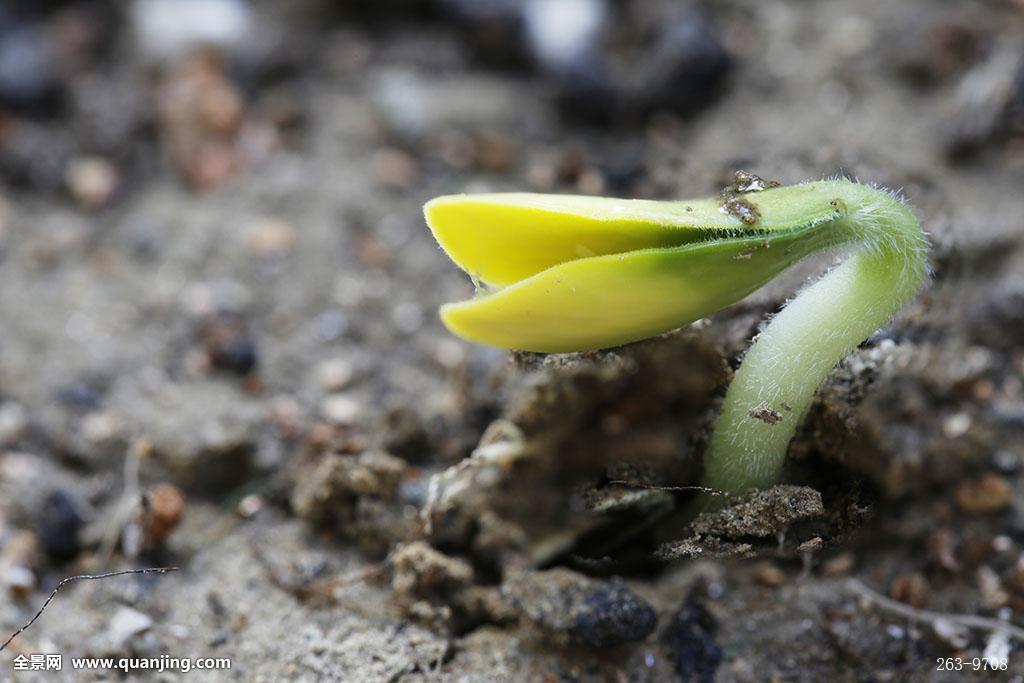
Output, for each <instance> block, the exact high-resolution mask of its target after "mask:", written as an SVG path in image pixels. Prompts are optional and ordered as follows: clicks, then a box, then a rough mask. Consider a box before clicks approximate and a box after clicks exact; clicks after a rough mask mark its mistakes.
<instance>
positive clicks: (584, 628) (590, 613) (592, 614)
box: [576, 579, 658, 647]
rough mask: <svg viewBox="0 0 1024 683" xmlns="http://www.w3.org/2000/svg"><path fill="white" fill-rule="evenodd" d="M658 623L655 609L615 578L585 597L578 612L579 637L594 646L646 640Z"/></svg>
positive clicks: (609, 645) (577, 628) (577, 629)
mask: <svg viewBox="0 0 1024 683" xmlns="http://www.w3.org/2000/svg"><path fill="white" fill-rule="evenodd" d="M657 623H658V617H657V615H656V614H655V613H654V608H652V607H651V606H650V605H649V604H647V602H646V601H644V600H643V599H642V598H640V597H639V596H637V595H636V593H634V592H633V591H631V590H630V589H629V588H628V587H626V585H625V584H624V583H622V582H621V581H619V580H616V579H613V580H612V581H609V582H608V583H607V584H604V585H602V586H600V587H598V588H597V589H595V590H593V591H591V592H590V593H588V594H587V595H585V596H584V597H583V599H582V601H581V602H580V606H579V610H578V611H577V613H576V632H577V634H578V635H579V638H580V639H581V640H582V641H583V642H585V643H587V644H588V645H592V646H594V647H611V646H613V645H618V644H620V643H629V642H635V641H638V640H643V639H644V638H645V637H647V635H648V634H649V633H650V632H651V631H653V630H654V627H655V626H656V625H657Z"/></svg>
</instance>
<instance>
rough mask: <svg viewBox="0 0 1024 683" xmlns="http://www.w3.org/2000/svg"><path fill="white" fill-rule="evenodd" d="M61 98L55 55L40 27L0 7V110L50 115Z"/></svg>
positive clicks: (36, 22) (58, 105) (35, 22)
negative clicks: (0, 108)
mask: <svg viewBox="0 0 1024 683" xmlns="http://www.w3.org/2000/svg"><path fill="white" fill-rule="evenodd" d="M61 96H62V93H61V83H60V77H59V70H58V64H57V59H56V52H55V49H54V46H53V44H52V42H51V41H49V40H47V36H46V32H45V31H44V27H43V25H42V24H41V23H39V22H38V21H34V20H31V19H28V20H26V19H23V18H22V17H20V16H18V15H17V14H15V13H14V12H12V11H10V10H9V9H5V8H0V107H6V108H10V109H13V110H16V111H21V112H26V113H32V114H40V115H49V114H52V113H54V112H56V111H57V110H58V109H59V108H60V104H61Z"/></svg>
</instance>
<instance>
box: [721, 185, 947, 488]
mask: <svg viewBox="0 0 1024 683" xmlns="http://www.w3.org/2000/svg"><path fill="white" fill-rule="evenodd" d="M812 185H814V186H815V187H816V189H820V190H821V191H827V192H829V193H834V197H835V199H834V204H835V205H836V206H839V207H843V208H844V209H845V210H843V211H841V212H840V213H839V215H838V217H837V218H836V219H835V220H834V221H833V222H832V224H830V225H828V226H826V227H825V229H827V230H829V231H834V232H833V234H834V236H835V237H836V238H837V240H839V241H840V242H842V243H845V244H846V245H847V249H849V250H850V251H849V254H848V256H847V258H846V259H845V260H844V261H843V263H842V264H841V265H839V266H837V267H835V268H833V269H832V270H830V271H829V272H828V273H827V274H826V275H825V276H824V277H822V278H821V279H819V280H818V281H816V282H815V283H813V284H811V285H809V286H808V287H806V288H804V289H803V290H802V291H801V292H800V293H799V294H798V295H797V296H796V298H794V299H793V300H792V301H790V302H789V304H788V305H787V306H786V307H785V308H784V309H783V310H782V311H781V312H780V313H778V314H777V315H776V316H775V317H774V318H773V319H772V320H771V322H770V323H769V324H768V326H767V327H766V328H765V330H764V331H763V332H762V333H761V334H760V335H758V337H757V338H756V339H755V341H754V344H753V345H752V346H751V348H750V350H749V351H748V352H747V354H746V357H745V358H744V360H743V363H742V366H741V367H740V369H739V370H738V371H737V373H736V376H735V378H734V379H733V382H732V384H731V385H730V386H729V390H728V393H727V394H726V398H725V404H724V406H723V409H722V413H721V415H720V416H719V418H718V422H717V423H716V425H715V430H714V434H713V436H712V440H711V444H710V448H709V450H708V453H707V455H706V456H705V462H704V472H705V474H704V485H705V486H708V487H710V488H712V489H716V490H720V491H725V492H728V493H740V492H743V491H746V490H749V489H754V488H764V487H767V486H771V485H773V484H774V483H776V482H777V481H778V479H779V475H780V472H781V469H782V465H783V461H784V460H785V457H786V451H787V449H788V447H789V442H790V441H791V440H792V438H793V435H794V433H795V432H796V429H797V427H798V426H799V425H800V423H801V421H802V420H803V418H804V416H805V414H806V413H807V410H808V408H809V407H810V404H811V401H812V400H813V398H814V393H815V391H816V390H817V388H818V386H819V385H820V384H821V382H822V381H823V380H824V379H825V377H826V376H827V375H828V373H829V371H831V369H832V368H833V367H834V366H835V365H836V364H837V363H838V362H839V361H841V360H842V359H843V358H844V357H845V356H846V355H847V354H848V353H849V352H850V351H851V350H853V348H854V347H856V346H857V345H858V344H860V343H861V342H862V341H864V340H865V339H867V338H868V337H870V336H871V335H872V334H873V333H874V332H875V331H876V330H878V329H879V328H880V327H882V326H883V325H885V324H886V322H888V320H889V319H890V318H891V317H892V316H893V315H894V314H895V313H896V312H897V311H898V310H899V309H900V307H901V306H902V305H903V304H904V303H905V302H906V301H908V300H909V299H910V298H912V297H913V296H914V294H915V293H916V292H917V291H918V289H919V288H920V286H921V284H922V282H923V281H924V279H925V277H926V273H927V256H926V255H927V240H926V238H925V236H924V233H923V232H922V230H921V225H920V223H919V222H918V220H917V219H916V218H915V217H914V215H913V213H912V212H911V211H910V209H909V208H907V207H906V206H905V205H904V204H903V203H902V202H901V201H900V200H899V199H897V198H896V197H894V196H892V195H890V194H889V193H887V192H885V191H883V190H878V189H875V188H871V187H867V186H864V185H858V184H855V183H852V182H848V181H826V182H823V183H813V184H812ZM706 502H707V503H709V505H706V506H705V507H708V506H713V505H714V502H713V501H710V500H709V501H706Z"/></svg>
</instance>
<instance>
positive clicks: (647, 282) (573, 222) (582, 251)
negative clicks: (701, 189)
mask: <svg viewBox="0 0 1024 683" xmlns="http://www.w3.org/2000/svg"><path fill="white" fill-rule="evenodd" d="M856 187H860V186H857V185H854V184H853V183H849V182H846V181H825V182H820V183H807V184H802V185H794V186H790V187H778V188H772V189H765V190H764V191H760V192H756V193H754V192H750V191H748V192H745V193H742V195H740V194H738V193H731V194H729V196H727V197H719V198H712V199H701V200H689V201H672V202H661V201H650V200H622V199H611V198H598V197H579V196H569V195H542V194H525V193H524V194H511V193H510V194H485V195H457V196H448V197H439V198H437V199H434V200H433V201H431V202H429V203H428V204H427V205H426V207H425V209H424V212H425V215H426V219H427V223H428V225H429V226H430V228H431V230H432V231H433V234H434V237H435V238H436V239H437V241H438V243H439V244H440V245H441V247H442V248H443V249H444V250H445V252H446V253H447V254H448V256H449V257H450V258H451V259H452V260H453V261H454V262H455V263H456V264H458V265H459V266H460V267H461V268H462V269H463V270H465V271H466V272H467V273H469V274H470V275H471V276H472V277H473V278H474V279H475V280H476V281H479V282H482V283H485V284H487V285H489V286H490V287H491V288H493V289H492V290H491V291H481V292H480V293H478V295H477V296H476V297H475V298H473V299H470V300H468V301H463V302H459V303H453V304H447V305H445V306H443V307H442V309H441V318H442V320H443V321H444V323H445V325H446V326H447V327H448V328H449V329H450V330H451V331H452V332H453V333H455V334H457V335H458V336H461V337H463V338H465V339H469V340H471V341H476V342H480V343H483V344H487V345H490V346H496V347H500V348H508V349H519V350H525V351H540V352H567V351H585V350H592V349H598V348H606V347H610V346H618V345H620V344H624V343H627V342H631V341H637V340H639V339H644V338H646V337H651V336H655V335H657V334H660V333H663V332H667V331H669V330H672V329H675V328H677V327H682V326H684V325H687V324H689V323H691V322H693V321H694V320H697V319H699V318H702V317H704V316H707V315H709V314H711V313H713V312H715V311H716V310H719V309H721V308H723V307H725V306H728V305H729V304H732V303H735V302H736V301H738V300H740V299H742V298H743V297H745V296H747V295H748V294H750V293H751V292H753V291H754V290H756V289H757V288H759V287H761V286H762V285H763V284H765V283H766V282H767V281H768V280H770V279H771V278H773V277H774V276H776V275H777V274H778V273H780V272H781V271H782V270H785V269H786V268H788V267H789V266H791V265H792V264H793V263H795V262H796V261H798V260H800V259H802V258H804V257H805V256H807V255H808V254H810V253H812V252H814V251H818V250H820V249H823V248H827V247H828V246H831V245H834V244H838V243H839V242H842V241H844V240H845V239H849V235H848V234H847V233H846V232H844V231H843V230H839V229H836V226H835V224H836V223H838V222H841V219H842V218H843V217H844V216H845V215H846V203H845V202H842V201H839V202H837V201H836V200H837V199H839V200H841V199H842V198H843V194H847V195H848V194H849V193H850V188H856ZM839 190H845V192H844V193H838V191H839ZM736 201H742V202H743V203H744V204H746V205H749V206H751V207H753V209H754V210H755V211H756V214H757V220H756V223H753V224H751V223H750V222H749V221H748V220H745V219H746V218H747V215H742V216H737V215H735V213H736V212H735V211H731V210H730V206H731V205H730V204H729V203H730V202H732V203H733V204H734V203H735V202H736Z"/></svg>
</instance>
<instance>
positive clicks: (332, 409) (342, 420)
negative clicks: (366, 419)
mask: <svg viewBox="0 0 1024 683" xmlns="http://www.w3.org/2000/svg"><path fill="white" fill-rule="evenodd" d="M362 412H363V405H362V403H360V402H359V401H357V400H356V399H354V398H353V397H351V396H348V395H345V394H334V395H331V396H328V397H326V398H324V400H323V401H321V402H320V414H321V415H323V416H324V418H326V419H327V420H330V421H331V422H333V423H334V424H338V425H343V426H349V425H352V424H354V423H355V422H356V421H357V420H358V419H359V417H360V416H361V415H362Z"/></svg>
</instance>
